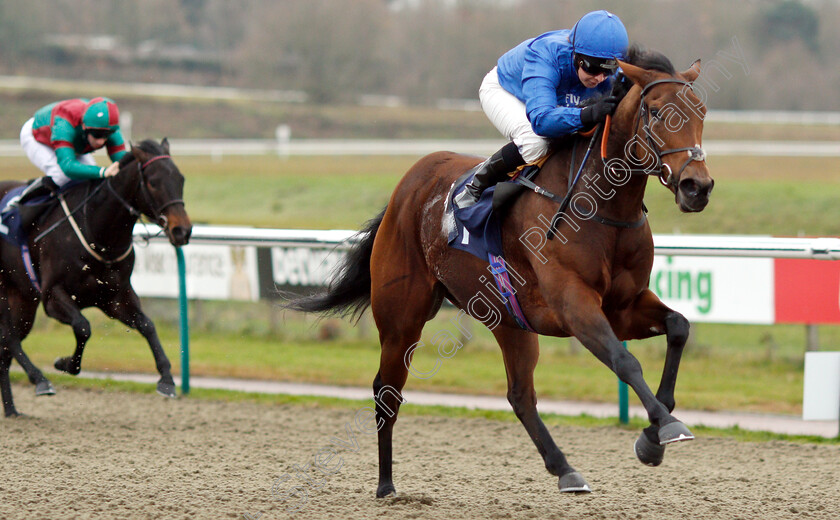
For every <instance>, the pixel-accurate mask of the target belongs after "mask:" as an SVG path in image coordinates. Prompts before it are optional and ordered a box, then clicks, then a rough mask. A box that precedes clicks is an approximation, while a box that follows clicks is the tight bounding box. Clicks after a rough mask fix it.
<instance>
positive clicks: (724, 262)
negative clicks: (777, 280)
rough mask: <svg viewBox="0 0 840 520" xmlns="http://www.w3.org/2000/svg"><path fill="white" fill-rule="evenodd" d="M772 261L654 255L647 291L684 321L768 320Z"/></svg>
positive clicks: (770, 318)
mask: <svg viewBox="0 0 840 520" xmlns="http://www.w3.org/2000/svg"><path fill="white" fill-rule="evenodd" d="M773 276H774V275H773V259H772V258H725V257H700V256H656V257H654V261H653V271H652V272H651V275H650V289H651V290H652V291H653V292H655V293H656V294H657V296H659V297H660V298H661V299H662V301H663V302H664V303H665V304H666V305H668V306H669V307H671V308H672V309H674V310H676V311H679V312H680V313H682V314H683V315H684V316H685V317H686V318H688V320H689V321H697V322H712V323H753V324H768V323H773V321H774V317H775V316H774V313H775V306H774V292H773V287H774V285H773Z"/></svg>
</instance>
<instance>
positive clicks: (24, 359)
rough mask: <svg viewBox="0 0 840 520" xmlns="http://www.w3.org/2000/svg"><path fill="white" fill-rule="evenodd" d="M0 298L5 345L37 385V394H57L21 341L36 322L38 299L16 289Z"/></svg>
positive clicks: (0, 327)
mask: <svg viewBox="0 0 840 520" xmlns="http://www.w3.org/2000/svg"><path fill="white" fill-rule="evenodd" d="M0 300H2V303H0V313H2V316H3V317H2V322H3V323H2V326H0V330H2V331H3V333H2V339H3V343H4V344H5V347H6V348H7V349H8V350H9V353H10V354H11V356H12V357H13V358H14V359H16V360H17V362H18V364H20V366H21V368H23V370H24V372H26V377H28V378H29V382H30V383H32V384H33V385H35V395H39V396H40V395H55V388H54V387H53V385H52V383H50V381H49V379H47V378H46V377H45V376H44V373H43V372H41V370H40V369H38V367H36V366H35V365H34V364H33V363H32V361H30V360H29V356H27V355H26V352H24V351H23V347H22V346H21V341H22V340H23V338H25V337H26V336H27V335H28V334H29V331H31V330H32V324H33V323H34V322H35V313H36V312H37V310H38V302H37V300H35V301H32V300H31V299H25V298H24V297H23V296H21V294H20V293H18V292H16V291H9V292H6V293H4V294H3V296H2V298H0Z"/></svg>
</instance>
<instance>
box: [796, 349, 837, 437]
mask: <svg viewBox="0 0 840 520" xmlns="http://www.w3.org/2000/svg"><path fill="white" fill-rule="evenodd" d="M839 418H840V352H806V353H805V384H804V387H803V391H802V419H803V420H806V421H830V420H832V419H833V420H837V419H839Z"/></svg>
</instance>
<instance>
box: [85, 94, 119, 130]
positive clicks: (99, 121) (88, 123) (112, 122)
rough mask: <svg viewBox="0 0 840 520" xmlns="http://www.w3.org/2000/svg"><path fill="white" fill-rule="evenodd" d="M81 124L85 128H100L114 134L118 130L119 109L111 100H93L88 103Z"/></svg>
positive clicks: (100, 98)
mask: <svg viewBox="0 0 840 520" xmlns="http://www.w3.org/2000/svg"><path fill="white" fill-rule="evenodd" d="M82 123H84V125H85V127H87V128H102V129H107V130H110V131H112V132H115V131H117V130H119V128H120V109H119V108H117V104H116V103H114V101H113V100H111V99H108V98H104V97H97V98H93V99H91V100H90V101H89V102H88V106H87V108H86V109H85V114H84V116H82Z"/></svg>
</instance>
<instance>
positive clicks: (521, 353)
mask: <svg viewBox="0 0 840 520" xmlns="http://www.w3.org/2000/svg"><path fill="white" fill-rule="evenodd" d="M493 334H494V335H495V336H496V340H497V341H498V342H499V346H500V347H501V348H502V356H503V357H504V360H505V371H506V372H507V386H508V392H507V398H508V401H509V402H510V404H511V406H512V407H513V412H514V413H515V414H516V417H518V418H519V420H520V421H521V422H522V425H523V426H525V430H526V431H527V432H528V435H530V437H531V440H532V441H534V444H535V445H536V446H537V451H539V452H540V455H542V458H543V461H545V467H546V469H547V470H548V471H549V473H551V474H552V475H556V476H557V477H559V478H560V480H559V482H558V486H559V488H560V491H563V492H590V491H591V489H590V488H589V484H587V483H586V480H585V479H584V478H583V476H582V475H581V474H580V473H578V472H577V471H575V469H574V468H573V467H572V466H570V465H569V463H568V462H567V461H566V457H565V456H564V455H563V452H561V451H560V448H558V447H557V444H555V443H554V439H552V438H551V434H550V433H549V432H548V429H547V428H546V427H545V424H543V422H542V419H540V416H539V414H538V413H537V393H536V391H535V390H534V368H536V366H537V360H538V359H539V355H540V352H539V350H540V347H539V343H538V339H537V336H536V334H533V333H530V332H527V331H524V330H517V329H510V328H507V327H496V328H495V329H494V330H493Z"/></svg>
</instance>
